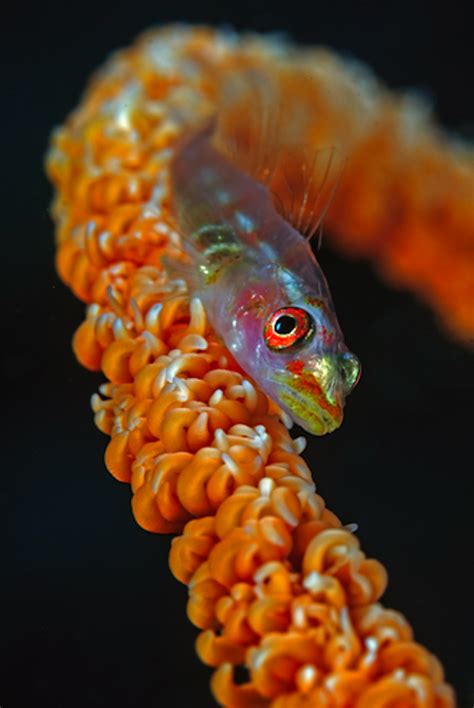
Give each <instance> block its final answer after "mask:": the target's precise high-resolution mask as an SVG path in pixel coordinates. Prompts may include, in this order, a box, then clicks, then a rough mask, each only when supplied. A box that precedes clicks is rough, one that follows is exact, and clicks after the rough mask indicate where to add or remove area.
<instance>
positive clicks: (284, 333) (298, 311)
mask: <svg viewBox="0 0 474 708" xmlns="http://www.w3.org/2000/svg"><path fill="white" fill-rule="evenodd" d="M313 332H314V321H313V318H312V317H311V315H309V314H308V313H307V312H306V310H303V309H302V308H301V307H282V308H281V309H280V310H277V311H276V312H274V313H273V314H272V315H271V316H270V317H269V319H268V320H267V323H266V325H265V328H264V330H263V337H264V339H265V343H266V345H267V346H268V347H269V348H270V349H288V348H289V347H293V346H294V345H295V344H299V343H300V342H302V341H303V340H305V339H308V338H309V337H310V336H311V335H312V334H313Z"/></svg>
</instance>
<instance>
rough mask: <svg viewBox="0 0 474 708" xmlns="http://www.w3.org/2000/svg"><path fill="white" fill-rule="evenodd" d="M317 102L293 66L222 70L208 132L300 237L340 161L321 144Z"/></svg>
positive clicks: (306, 77) (317, 219)
mask: <svg viewBox="0 0 474 708" xmlns="http://www.w3.org/2000/svg"><path fill="white" fill-rule="evenodd" d="M318 100H320V98H318V96H317V86H316V83H315V82H314V81H313V80H312V78H311V76H310V74H309V73H306V72H304V71H302V70H301V68H300V69H298V70H295V69H292V68H291V67H286V68H283V69H281V68H279V69H274V68H272V67H271V66H267V67H266V68H265V69H262V70H258V71H256V70H253V69H247V70H244V71H242V72H238V73H236V74H234V75H231V76H226V78H225V81H223V82H222V88H221V91H220V100H219V104H218V113H217V123H216V132H215V135H214V138H213V143H214V145H215V146H216V147H217V148H218V149H219V150H220V151H221V152H223V153H224V154H225V155H226V156H227V157H228V158H229V159H230V160H231V161H232V162H233V163H234V164H235V165H236V166H238V167H239V168H240V169H242V170H243V171H245V172H246V173H248V174H250V175H251V176H252V177H254V178H255V179H256V180H258V181H259V182H261V183H262V184H264V185H266V186H267V187H268V189H269V191H270V193H271V195H272V198H273V201H274V204H275V207H276V208H277V210H278V211H279V213H280V214H281V216H282V217H283V218H284V219H286V221H288V222H289V223H290V224H291V225H292V226H293V227H294V228H295V229H296V230H297V231H299V232H300V233H301V234H302V235H304V236H306V237H307V238H311V237H312V236H313V235H314V234H315V233H316V232H317V230H318V228H319V227H320V225H321V222H322V220H323V218H324V215H325V214H326V211H327V209H328V208H329V205H330V203H331V200H332V197H333V195H334V192H335V189H336V187H337V184H338V181H339V178H340V175H341V172H342V167H343V159H342V156H341V154H340V150H338V149H337V148H336V146H334V145H327V144H324V143H322V140H323V139H324V138H323V137H322V136H323V135H324V127H323V126H318V116H317V113H315V108H314V106H315V105H317V103H318ZM321 128H322V129H321Z"/></svg>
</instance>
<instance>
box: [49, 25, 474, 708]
mask: <svg viewBox="0 0 474 708" xmlns="http://www.w3.org/2000/svg"><path fill="white" fill-rule="evenodd" d="M286 52H287V53H288V57H289V58H288V60H291V61H294V62H300V63H301V65H302V66H303V65H304V66H314V67H315V77H316V79H317V80H319V81H320V86H321V95H322V107H323V109H324V110H322V112H321V126H322V127H321V131H322V132H323V133H324V130H331V131H334V130H339V131H341V132H342V133H344V134H345V135H346V139H347V142H348V144H350V148H351V154H353V155H355V158H354V159H355V165H356V168H355V169H356V173H354V172H353V171H349V172H348V176H347V178H343V183H342V184H341V188H340V192H339V193H338V196H337V197H336V199H335V203H334V204H333V206H332V208H331V212H330V215H329V216H328V219H329V223H330V226H331V227H332V228H333V229H334V231H335V232H337V233H338V234H339V235H340V236H339V237H340V239H341V240H343V241H344V243H345V245H346V246H349V247H350V248H354V249H359V250H361V251H364V252H366V253H372V255H373V252H374V250H377V254H379V255H378V256H377V257H379V256H380V259H381V260H383V262H384V263H386V264H387V263H388V264H389V265H388V266H387V267H388V268H389V270H390V269H391V272H392V273H395V274H396V275H397V277H398V275H400V274H402V273H403V276H402V275H400V277H402V278H403V279H404V280H405V281H406V282H407V283H411V282H412V281H411V280H410V278H412V276H413V272H411V271H410V273H408V270H410V269H408V270H407V267H406V260H405V261H403V258H402V257H401V255H400V254H401V251H399V250H398V251H397V250H396V249H394V250H392V251H391V250H390V249H391V246H390V245H387V244H386V243H385V241H384V247H383V249H381V248H380V240H379V241H378V242H377V244H375V233H376V232H377V230H378V229H382V230H383V231H384V233H387V234H388V236H387V239H388V241H389V242H390V243H395V242H398V243H400V242H403V243H405V242H406V240H407V239H408V237H410V239H411V235H412V231H411V230H410V229H411V228H412V227H413V233H415V232H416V234H418V236H417V238H418V237H419V242H418V244H419V243H421V241H420V239H421V240H423V239H425V241H423V243H424V245H423V248H425V246H426V248H431V247H432V246H433V244H434V243H435V241H436V239H437V238H438V237H437V236H436V235H433V234H431V235H430V234H427V232H426V231H424V227H425V226H426V224H427V222H426V220H425V217H426V214H425V212H424V211H423V209H421V206H420V203H419V202H417V199H418V197H415V196H413V193H412V191H411V188H408V187H407V189H405V190H404V189H402V184H405V185H407V184H408V183H410V184H412V183H413V184H414V182H416V181H419V180H420V179H421V174H422V173H421V172H417V169H416V167H413V169H412V171H411V172H408V171H407V169H406V155H402V154H400V155H399V156H398V158H397V165H396V166H395V164H394V161H393V160H394V157H393V156H394V154H395V152H396V151H397V149H399V148H400V145H403V146H404V149H406V150H408V149H410V150H414V151H417V152H418V153H419V154H420V155H421V154H423V155H424V156H425V157H424V159H425V160H428V161H429V159H431V160H432V164H434V163H435V162H436V159H438V158H439V159H440V160H444V164H445V166H446V165H448V164H449V165H450V166H451V167H450V168H451V170H452V173H453V174H454V172H456V170H457V177H456V179H457V180H458V183H457V184H458V188H457V189H456V188H454V187H453V189H454V190H455V191H456V195H455V196H453V199H452V201H449V199H451V192H449V195H448V194H447V193H446V200H447V203H448V201H449V209H451V208H452V210H453V212H451V211H449V214H450V216H449V215H448V216H446V219H448V221H450V226H449V233H450V234H452V243H454V241H456V243H457V248H459V249H461V250H462V248H464V247H466V248H467V246H468V244H467V240H465V241H463V237H462V235H463V234H464V235H466V231H465V228H464V227H465V224H466V223H467V215H466V212H465V211H464V212H462V210H461V212H462V213H458V212H456V217H454V205H455V204H458V202H457V201H456V200H458V201H459V203H461V202H462V203H463V204H464V202H463V199H464V196H463V194H464V192H465V189H464V187H466V189H467V186H466V185H468V181H469V180H468V179H467V177H466V175H465V174H464V172H463V169H464V167H463V166H462V165H460V166H459V167H458V168H457V167H456V163H455V161H454V158H452V159H451V158H448V155H447V153H446V152H445V153H442V148H439V149H438V148H436V150H435V148H433V143H431V142H430V141H431V140H432V139H433V140H434V138H433V136H432V135H431V134H429V133H428V134H427V137H426V140H424V141H422V142H421V143H420V142H419V141H418V137H419V134H421V133H419V131H418V132H417V130H416V126H415V127H413V136H412V137H413V144H411V143H410V145H409V146H408V143H407V142H406V140H407V139H406V136H405V137H403V139H402V137H401V130H402V123H401V121H402V119H403V120H406V121H408V120H409V117H410V116H412V113H411V112H410V110H411V109H410V110H408V109H406V107H403V106H401V105H399V104H398V103H397V102H396V101H395V100H394V99H393V100H392V99H391V98H390V97H387V96H385V94H382V93H380V94H379V93H378V92H377V90H376V89H375V88H374V87H371V86H369V85H367V86H366V87H365V93H363V95H358V94H357V96H358V98H357V101H358V105H360V108H361V111H363V110H365V113H362V114H361V116H359V117H357V113H358V111H357V110H354V109H353V107H351V108H350V109H349V110H348V108H347V106H348V105H350V103H349V104H348V103H347V101H348V99H349V97H350V96H352V95H356V94H355V92H354V89H353V87H352V83H351V76H352V74H351V71H355V69H353V70H351V71H349V70H348V69H346V68H345V67H344V66H343V65H342V64H341V63H340V62H339V61H338V60H337V59H335V58H334V57H332V56H331V55H329V54H327V53H325V52H318V51H315V50H308V51H301V52H298V53H296V52H295V51H294V50H290V49H288V50H287V49H284V48H282V47H280V46H279V45H276V44H273V43H271V42H269V41H267V40H262V39H258V38H255V37H254V38H248V39H247V40H241V41H237V40H236V39H235V37H233V36H227V35H224V34H220V33H216V32H214V31H212V30H208V29H203V28H197V29H186V28H182V27H172V28H166V29H164V30H160V31H158V32H155V33H151V34H148V35H145V36H144V37H143V38H141V39H140V40H139V41H138V43H137V44H136V45H134V46H133V47H132V48H131V49H128V50H126V51H123V52H120V53H119V54H117V55H115V56H114V57H113V58H112V59H111V60H110V61H109V62H108V64H107V65H106V66H105V68H104V69H103V70H102V71H101V72H100V73H99V74H97V76H96V77H95V79H94V81H93V82H92V84H91V85H90V87H89V89H88V91H87V93H86V95H85V97H84V100H83V101H82V103H81V105H80V106H79V108H78V109H77V110H76V111H75V112H74V113H73V114H72V115H71V116H70V117H69V119H68V120H67V121H66V123H65V125H64V126H62V127H61V128H59V129H58V130H56V132H55V134H54V136H53V143H52V147H51V150H50V152H49V156H48V173H49V175H50V178H51V179H52V181H53V182H54V184H55V186H56V189H57V196H56V198H55V202H54V207H53V214H54V217H55V219H56V222H57V242H58V251H57V267H58V271H59V273H60V275H61V277H62V279H63V280H64V281H65V283H67V284H68V286H69V287H70V288H71V289H72V290H73V292H74V293H75V294H76V295H77V296H78V297H79V298H81V299H82V300H83V301H84V302H86V303H87V304H88V309H87V317H86V320H85V321H84V323H83V324H82V325H81V326H80V327H79V329H78V330H77V332H76V335H75V337H74V351H75V353H76V356H77V357H78V359H79V361H80V362H81V363H82V364H83V365H84V366H86V367H87V368H89V369H92V370H102V372H103V373H104V375H105V377H106V378H107V383H105V384H103V385H102V386H101V387H100V393H99V394H96V395H94V396H93V399H92V406H93V410H94V413H95V422H96V424H97V426H98V427H99V428H100V430H102V431H103V432H104V433H106V434H107V435H109V436H110V438H111V439H110V442H109V444H108V446H107V450H106V455H105V461H106V465H107V468H108V470H109V471H110V472H111V474H112V475H113V476H114V477H116V478H117V479H119V480H120V481H123V482H128V483H129V484H130V485H131V488H132V492H133V498H132V509H133V513H134V515H135V518H136V520H137V522H138V523H139V524H140V525H141V526H142V527H143V528H144V529H147V530H148V531H151V532H155V533H172V534H180V535H178V536H177V537H176V538H175V539H174V540H173V543H172V549H171V554H170V566H171V570H172V572H173V573H174V575H175V576H176V577H177V578H178V579H179V580H180V581H181V582H183V583H185V584H187V585H188V588H189V603H188V615H189V618H190V619H191V621H192V622H193V623H194V624H195V625H196V626H197V627H198V628H199V629H200V630H201V633H200V635H199V637H198V641H197V651H198V654H199V656H200V658H201V659H202V661H203V662H205V663H206V664H208V665H210V666H213V667H215V673H214V675H213V679H212V690H213V692H214V695H215V697H216V700H217V701H218V702H219V703H220V704H222V705H225V706H233V707H234V708H237V707H238V706H255V707H256V706H262V707H263V706H272V708H283V707H285V708H286V707H287V708H290V707H295V708H296V707H297V706H298V707H302V706H327V707H332V706H334V707H336V706H338V707H341V708H342V707H348V706H357V708H379V707H380V708H381V707H382V706H387V707H388V706H390V707H391V708H398V707H402V706H403V707H406V708H412V707H413V708H415V707H417V708H418V707H419V708H421V707H423V708H428V707H430V708H447V707H448V706H453V705H454V695H453V692H452V689H451V688H450V687H449V686H448V685H447V684H446V683H445V682H444V678H443V671H442V668H441V666H440V664H439V662H438V661H437V659H436V658H435V657H433V656H432V655H431V654H430V653H429V652H428V651H427V650H426V649H425V648H423V647H422V646H420V645H419V644H417V643H416V642H415V641H414V639H413V634H412V630H411V628H410V626H409V625H408V623H407V622H406V620H405V619H404V618H403V617H402V616H401V615H400V614H399V613H397V612H395V611H393V610H388V609H385V608H384V607H383V606H382V605H381V604H379V599H380V597H381V595H382V594H383V592H384V589H385V586H386V582H387V578H386V572H385V570H384V568H383V566H382V565H381V564H380V563H379V562H378V561H376V560H373V559H368V558H366V557H365V555H364V553H363V552H362V551H361V549H360V546H359V542H358V540H357V538H356V537H355V535H354V533H353V531H352V529H351V528H349V527H344V526H343V525H342V523H341V522H340V520H339V519H338V518H337V517H336V516H335V515H334V514H333V513H332V512H331V511H329V510H328V509H327V508H326V506H325V503H324V501H323V499H322V498H321V497H320V496H319V495H318V494H317V493H316V489H315V485H314V482H313V480H312V476H311V472H310V470H309V469H308V467H307V465H306V463H305V462H304V460H303V459H302V457H301V453H302V452H303V449H304V442H305V441H304V439H303V438H298V439H292V438H291V437H290V435H289V432H288V429H287V427H286V425H285V424H287V423H288V421H287V420H286V417H285V416H284V415H282V414H281V412H280V411H279V410H278V409H277V408H276V407H275V406H274V405H273V404H272V403H271V402H270V401H269V399H268V398H267V397H266V396H265V395H264V394H263V393H262V392H261V391H259V390H258V389H257V388H256V387H255V385H254V384H253V382H252V381H251V380H250V379H249V378H248V376H246V374H245V373H244V372H243V371H242V370H241V369H240V368H239V366H238V365H237V364H236V362H235V361H234V360H233V359H232V356H231V355H230V353H229V352H228V351H227V350H226V349H225V348H224V346H223V345H222V343H221V342H220V340H219V338H218V337H217V336H216V335H215V333H214V332H213V331H212V330H211V328H210V326H209V324H208V322H207V318H206V313H205V311H204V309H203V307H202V304H201V302H200V301H199V300H198V299H190V298H189V296H188V294H187V292H186V288H185V286H184V284H183V282H182V281H179V280H173V279H171V278H170V277H169V275H167V274H166V273H165V271H164V270H163V268H162V265H161V256H162V255H163V254H165V253H167V254H170V253H174V254H176V253H178V254H179V249H180V243H179V238H178V236H177V234H176V233H175V232H174V231H173V229H172V227H171V226H170V219H169V212H168V207H169V184H168V171H167V170H168V165H169V161H170V159H171V157H172V154H173V146H174V145H175V144H176V140H177V139H178V138H179V137H180V124H179V122H177V121H175V120H174V115H176V111H177V110H178V109H179V110H185V111H188V112H192V111H195V112H196V113H199V112H200V111H201V110H202V111H204V110H206V108H207V105H208V104H209V103H211V104H212V100H213V91H214V90H215V84H214V83H213V81H214V80H213V76H214V72H215V71H217V70H218V71H229V70H232V67H233V66H240V65H244V64H248V65H252V64H258V63H259V62H261V61H263V59H265V60H268V57H272V56H274V58H275V60H280V59H281V56H282V55H284V54H285V53H286ZM329 81H331V87H332V88H331V91H332V93H331V94H330V95H331V99H329V98H328V95H329V94H328V92H327V89H328V82H329ZM374 102H375V103H377V106H376V107H374V105H373V104H374ZM368 111H372V112H377V111H378V115H379V116H383V117H384V120H383V121H382V123H379V124H378V125H379V128H378V130H377V131H375V132H374V131H373V130H371V129H370V127H367V126H368V125H369V126H370V121H367V120H366V119H367V112H368ZM407 111H408V112H407ZM402 122H403V121H402ZM328 126H329V127H328ZM403 129H404V128H403ZM415 137H416V138H417V140H416V141H415ZM374 146H377V150H379V152H380V150H385V151H386V155H387V161H386V165H387V166H388V167H387V175H385V177H384V179H383V180H382V182H383V184H382V185H381V183H380V182H379V181H375V176H376V172H377V169H378V168H377V166H376V159H375V157H373V158H372V159H371V161H369V163H368V162H367V155H368V154H372V151H373V152H375V149H374ZM433 150H435V153H436V155H435V153H433ZM423 151H424V152H423ZM430 151H431V152H430ZM429 155H431V158H430V157H429ZM364 156H365V157H364ZM436 156H437V157H436ZM418 166H419V168H420V169H423V170H424V169H425V167H426V164H425V162H423V160H422V161H421V162H419V163H418ZM388 173H390V174H388ZM354 174H357V180H356V181H355V178H354ZM450 175H451V176H452V174H451V173H450ZM446 179H448V177H447V178H446ZM349 180H352V182H350V181H349ZM397 185H399V187H400V189H398V187H397ZM397 190H398V191H397ZM463 190H464V191H463ZM385 192H387V194H385ZM389 193H390V195H392V194H395V193H396V194H397V198H396V199H395V201H394V204H396V205H397V210H398V211H397V216H396V217H395V216H394V215H393V214H392V215H391V218H392V221H391V222H390V224H389V223H388V221H387V219H388V218H389V217H388V216H387V215H382V211H383V209H382V207H383V206H386V205H387V203H388V201H390V197H389V196H388V194H389ZM420 194H421V191H420ZM420 199H421V197H420ZM400 210H401V211H400ZM428 211H429V209H428ZM401 213H403V217H402V216H400V214H401ZM427 213H428V212H427ZM430 213H431V212H430ZM430 218H431V217H430ZM464 219H466V222H465V221H464ZM453 220H454V221H453ZM445 223H447V222H445ZM408 225H409V227H408ZM391 229H392V230H391ZM395 231H396V232H397V236H396V237H395V236H393V239H394V240H393V241H392V235H391V234H392V232H395ZM422 232H423V233H422ZM420 234H421V235H420ZM362 239H363V240H362ZM397 239H398V241H397ZM436 243H437V247H438V248H439V249H441V248H442V246H440V244H439V243H438V241H436ZM427 244H428V245H427ZM405 245H406V243H405ZM407 247H408V246H407ZM412 247H413V248H415V246H413V244H412V242H411V241H410V248H412ZM433 249H434V246H433ZM461 250H459V251H456V253H458V255H459V254H460V253H461ZM434 251H435V249H434V250H433V260H432V261H430V267H431V268H434V271H435V270H436V268H435V267H434V266H433V264H435V263H436V258H438V257H441V256H440V252H439V253H435V252H434ZM394 254H395V255H394ZM405 255H406V254H405ZM457 257H458V256H455V255H454V254H453V259H454V260H455V259H456V258H457ZM459 257H460V256H459ZM415 260H416V258H415ZM454 260H453V263H454ZM410 262H411V261H410ZM411 263H412V262H411ZM394 264H396V265H394ZM410 267H413V268H415V267H414V266H413V263H412V265H411V266H410ZM420 267H421V266H420ZM453 267H456V268H459V263H457V264H454V265H453ZM415 270H416V269H415ZM418 275H419V273H418V272H417V278H418ZM468 276H469V274H467V275H466V277H467V281H466V282H464V281H463V282H464V285H459V284H458V285H457V286H456V287H459V288H461V289H462V288H469V287H471V285H469V282H468V281H469V277H468ZM434 277H436V273H432V274H431V275H430V276H427V278H426V282H425V281H423V283H424V284H423V285H420V288H421V289H422V290H423V288H424V290H423V292H425V294H426V293H428V291H429V290H430V288H431V286H432V284H430V285H429V286H428V285H426V283H428V281H429V279H430V278H434ZM417 282H421V281H417ZM430 283H431V281H430ZM425 286H426V287H425ZM443 287H444V286H443ZM430 292H431V291H430ZM433 292H434V290H433ZM458 294H459V293H458ZM458 294H457V295H456V297H457V296H458ZM445 295H446V293H443V296H442V297H443V298H444V297H445ZM433 297H435V296H433ZM453 297H454V295H453ZM435 299H436V298H435ZM444 302H445V300H443V303H444ZM443 306H444V305H443ZM440 307H441V306H440ZM441 309H442V307H441ZM456 312H457V318H456V322H455V324H454V327H455V328H456V331H458V332H460V333H461V334H463V333H466V332H468V331H470V328H473V329H474V321H471V320H470V315H469V313H467V314H466V312H465V311H464V310H462V307H460V308H458V309H457V311H456ZM237 666H245V667H246V669H247V671H248V680H247V681H246V682H245V683H243V684H238V683H237V682H236V680H235V678H234V670H235V667H237Z"/></svg>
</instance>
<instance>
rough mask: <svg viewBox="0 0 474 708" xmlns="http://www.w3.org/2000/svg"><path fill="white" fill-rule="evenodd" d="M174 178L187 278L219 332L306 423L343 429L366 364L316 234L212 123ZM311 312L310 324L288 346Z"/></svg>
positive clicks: (176, 165) (188, 148)
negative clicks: (290, 217)
mask: <svg viewBox="0 0 474 708" xmlns="http://www.w3.org/2000/svg"><path fill="white" fill-rule="evenodd" d="M171 179H172V190H171V193H172V195H173V211H174V213H175V216H176V220H177V224H178V228H179V230H180V233H181V234H182V237H183V241H184V248H185V250H186V252H187V254H188V256H189V257H190V263H191V267H190V269H189V273H188V278H187V279H188V282H189V285H190V288H191V289H192V290H194V292H195V294H197V295H198V296H199V297H200V298H201V299H202V301H203V302H204V305H205V307H206V309H207V312H208V315H209V319H210V322H211V324H212V325H213V327H214V328H215V330H216V331H217V333H218V334H219V335H220V336H221V337H222V339H223V340H224V342H225V344H226V346H227V347H228V349H229V350H230V351H231V352H232V354H233V356H234V357H235V359H236V360H237V361H238V363H239V364H240V366H241V367H242V368H243V369H244V370H245V371H246V372H247V373H248V374H249V375H250V376H252V378H253V379H254V380H255V381H256V382H257V383H258V384H259V385H260V386H261V388H262V389H263V390H264V391H265V392H266V393H267V394H268V396H270V398H272V399H273V400H275V401H276V402H277V403H278V404H279V405H280V406H281V407H282V408H283V410H285V411H286V412H287V413H288V414H289V415H290V416H291V418H292V419H293V420H294V421H296V422H297V423H298V424H299V425H301V426H302V427H303V428H305V429H306V430H307V431H309V432H311V433H313V434H316V435H323V434H325V433H327V432H330V431H332V430H334V429H335V428H337V427H339V425H340V424H341V422H342V411H343V406H344V400H345V396H346V394H347V393H348V392H349V391H350V390H351V388H352V387H353V386H354V385H355V383H356V381H357V379H358V376H359V363H358V361H357V359H356V357H355V356H354V355H352V354H351V353H350V352H349V351H348V349H347V348H346V346H345V344H344V340H343V336H342V333H341V329H340V327H339V324H338V322H337V318H336V315H335V312H334V307H333V304H332V301H331V296H330V293H329V289H328V286H327V282H326V279H325V277H324V274H323V272H322V270H321V268H320V267H319V264H318V263H317V261H316V258H315V257H314V255H313V252H312V250H311V247H310V244H309V242H308V240H307V239H305V238H304V237H303V236H302V235H301V234H300V233H298V231H296V229H294V228H293V227H292V226H291V224H290V223H288V222H287V221H286V220H285V219H284V218H283V217H282V216H281V215H280V214H279V213H278V211H277V210H276V208H275V206H274V203H273V200H272V198H271V195H270V192H269V190H268V188H267V187H265V186H264V185H263V184H261V183H259V182H258V181H256V180H255V179H253V178H252V177H251V176H249V175H247V174H245V173H244V172H243V171H242V170H240V169H239V168H238V167H236V166H235V165H233V164H232V163H231V162H230V161H229V160H228V159H227V158H226V157H225V156H223V155H222V154H220V152H219V151H218V150H217V149H216V148H215V147H214V146H213V144H212V143H211V131H210V130H208V131H203V132H201V133H199V134H198V135H196V136H195V137H194V138H193V139H191V140H189V141H188V142H187V143H185V144H184V145H183V146H182V147H181V149H180V150H179V151H178V153H177V156H176V157H175V159H174V161H173V164H172V168H171ZM275 313H276V314H275ZM279 313H282V314H281V316H280V315H279ZM275 318H276V319H275ZM301 318H302V320H303V325H304V326H305V327H306V329H303V331H302V333H301V336H300V337H299V338H298V337H297V338H296V341H295V342H294V343H293V341H291V342H290V345H289V346H286V345H285V342H286V341H287V340H288V341H289V340H290V338H294V336H293V334H292V331H291V330H290V328H291V325H292V324H294V323H295V322H296V325H295V327H297V326H298V319H301ZM275 322H276V324H274V323H275ZM272 328H273V329H272ZM285 328H286V329H285ZM287 330H290V331H287ZM280 342H282V344H281V345H280Z"/></svg>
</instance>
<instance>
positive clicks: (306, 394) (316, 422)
mask: <svg viewBox="0 0 474 708" xmlns="http://www.w3.org/2000/svg"><path fill="white" fill-rule="evenodd" d="M309 376H311V380H310V381H309V383H308V381H306V380H305V379H306V377H305V379H302V380H299V381H297V382H295V380H294V379H292V378H289V377H286V376H285V377H281V378H280V377H278V380H277V381H276V382H277V383H278V384H279V387H281V386H282V384H283V386H282V388H280V391H279V395H278V400H279V401H280V402H281V404H282V405H283V406H284V407H285V410H286V411H287V412H288V413H289V415H290V416H291V417H292V418H293V420H294V421H295V422H296V423H298V425H300V426H301V427H302V428H304V429H305V430H306V431H307V432H308V433H311V434H312V435H319V436H321V435H326V434H327V433H332V432H333V431H334V430H337V428H339V427H340V426H341V424H342V421H343V418H344V415H343V407H344V397H343V396H342V395H334V396H331V398H329V396H328V395H327V394H326V393H325V391H324V390H323V388H322V387H321V386H320V385H319V383H318V382H317V380H316V379H315V378H314V376H313V375H312V374H311V375H309Z"/></svg>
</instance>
